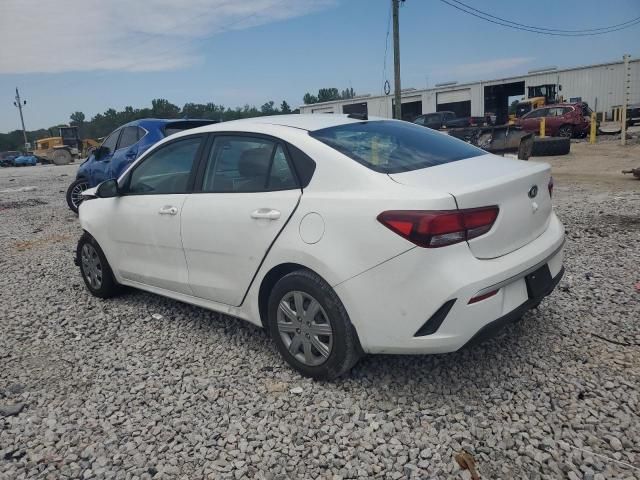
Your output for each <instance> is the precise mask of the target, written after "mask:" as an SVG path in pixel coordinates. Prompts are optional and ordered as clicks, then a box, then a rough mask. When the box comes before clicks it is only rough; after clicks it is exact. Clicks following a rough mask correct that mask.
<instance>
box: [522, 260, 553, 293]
mask: <svg viewBox="0 0 640 480" xmlns="http://www.w3.org/2000/svg"><path fill="white" fill-rule="evenodd" d="M525 281H526V283H527V294H528V295H529V298H542V297H543V296H545V295H546V294H547V293H548V292H549V290H550V289H551V284H552V282H553V279H552V278H551V271H550V270H549V265H547V264H546V263H545V264H544V265H543V266H542V267H540V268H539V269H537V270H536V271H535V272H532V273H530V274H529V275H527V276H526V277H525Z"/></svg>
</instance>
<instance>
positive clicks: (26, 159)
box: [13, 155, 38, 167]
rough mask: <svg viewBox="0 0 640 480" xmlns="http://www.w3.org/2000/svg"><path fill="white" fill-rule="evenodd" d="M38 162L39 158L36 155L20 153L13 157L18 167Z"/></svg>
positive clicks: (14, 163)
mask: <svg viewBox="0 0 640 480" xmlns="http://www.w3.org/2000/svg"><path fill="white" fill-rule="evenodd" d="M37 163H38V159H37V158H36V157H35V156H34V155H20V156H19V157H16V158H14V159H13V165H14V166H16V167H26V166H28V165H32V166H33V165H35V164H37Z"/></svg>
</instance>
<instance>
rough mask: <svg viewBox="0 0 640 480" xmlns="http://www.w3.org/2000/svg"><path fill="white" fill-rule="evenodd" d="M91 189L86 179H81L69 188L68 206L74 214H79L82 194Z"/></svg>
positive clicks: (67, 195)
mask: <svg viewBox="0 0 640 480" xmlns="http://www.w3.org/2000/svg"><path fill="white" fill-rule="evenodd" d="M87 188H89V182H87V180H85V179H84V178H79V179H77V180H76V181H75V182H73V183H72V184H71V185H69V188H67V194H66V198H67V205H68V206H69V208H70V209H71V211H73V212H74V213H76V214H77V213H78V208H79V207H80V204H81V203H82V192H84V191H85V190H86V189H87Z"/></svg>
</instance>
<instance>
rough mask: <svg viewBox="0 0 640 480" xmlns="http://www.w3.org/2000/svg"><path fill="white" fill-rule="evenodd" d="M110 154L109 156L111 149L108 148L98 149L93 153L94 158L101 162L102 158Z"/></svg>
mask: <svg viewBox="0 0 640 480" xmlns="http://www.w3.org/2000/svg"><path fill="white" fill-rule="evenodd" d="M108 154H109V149H108V148H107V147H96V149H95V150H94V151H93V157H94V158H95V159H96V160H100V159H102V157H104V156H106V155H108Z"/></svg>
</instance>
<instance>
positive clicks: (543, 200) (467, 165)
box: [389, 154, 552, 259]
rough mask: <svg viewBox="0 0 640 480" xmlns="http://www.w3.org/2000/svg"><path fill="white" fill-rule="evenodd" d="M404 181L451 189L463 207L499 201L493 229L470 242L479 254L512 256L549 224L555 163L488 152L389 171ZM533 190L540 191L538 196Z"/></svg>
mask: <svg viewBox="0 0 640 480" xmlns="http://www.w3.org/2000/svg"><path fill="white" fill-rule="evenodd" d="M389 176H390V177H391V178H392V179H393V180H394V181H396V182H398V183H401V184H403V185H407V186H411V187H418V188H424V189H428V190H430V191H440V192H447V193H449V194H450V195H452V196H453V197H454V198H455V200H456V203H457V205H458V208H460V209H463V208H478V207H488V206H491V205H497V206H498V207H499V208H500V213H499V214H498V218H497V219H496V222H495V223H494V225H493V228H492V229H491V230H490V231H489V232H488V233H486V234H485V235H482V236H480V237H478V238H474V239H472V240H470V241H468V244H469V248H470V249H471V252H472V253H473V255H474V256H475V257H477V258H482V259H488V258H496V257H499V256H502V255H506V254H508V253H510V252H513V251H514V250H517V249H518V248H520V247H522V246H524V245H526V244H527V243H529V242H531V241H532V240H534V239H535V238H537V237H538V236H540V235H541V234H542V233H543V232H544V231H545V230H546V229H547V226H548V225H549V219H550V216H551V210H552V206H551V197H550V195H549V190H548V184H549V179H550V176H551V167H550V166H549V165H548V164H546V163H534V162H526V161H521V160H513V159H508V158H503V157H499V156H496V155H490V154H487V155H483V156H480V157H473V158H469V159H466V160H459V161H456V162H451V163H447V164H443V165H438V166H434V167H429V168H423V169H420V170H414V171H411V172H403V173H394V174H390V175H389ZM533 190H537V191H536V192H535V195H533V194H534V191H533Z"/></svg>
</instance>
